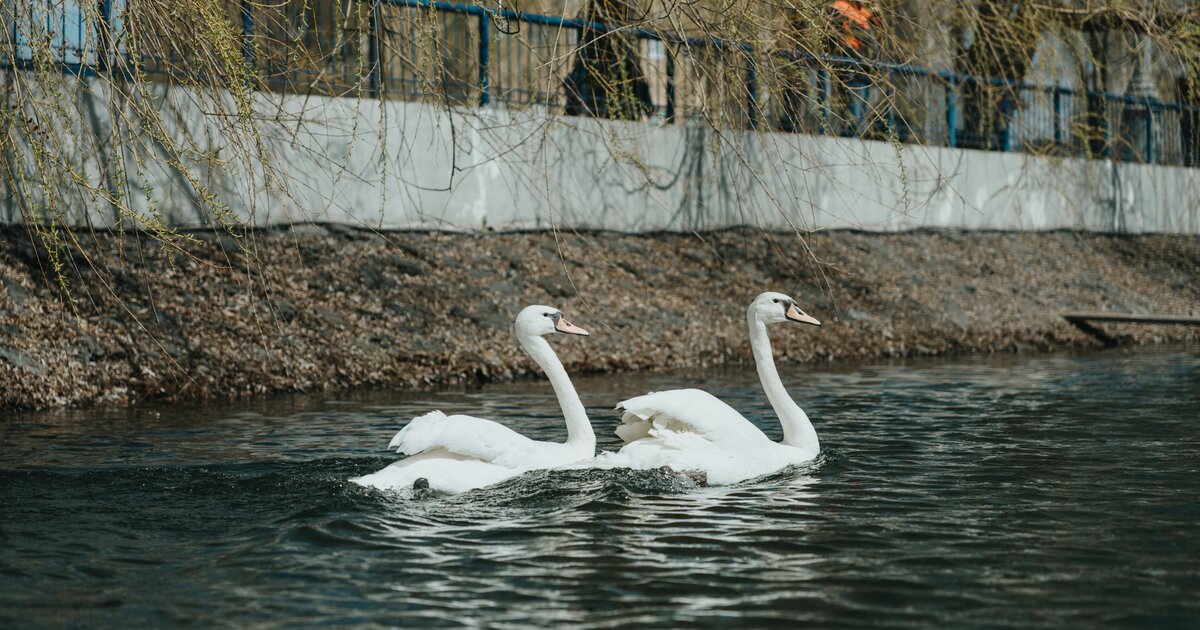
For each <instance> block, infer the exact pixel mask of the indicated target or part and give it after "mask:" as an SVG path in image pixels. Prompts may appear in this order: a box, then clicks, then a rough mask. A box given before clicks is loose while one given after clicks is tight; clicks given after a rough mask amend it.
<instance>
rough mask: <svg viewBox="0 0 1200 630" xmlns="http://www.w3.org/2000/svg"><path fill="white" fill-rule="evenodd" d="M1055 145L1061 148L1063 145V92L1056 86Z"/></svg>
mask: <svg viewBox="0 0 1200 630" xmlns="http://www.w3.org/2000/svg"><path fill="white" fill-rule="evenodd" d="M1053 89H1054V144H1055V145H1057V146H1059V147H1061V146H1062V145H1063V130H1062V116H1063V113H1062V91H1061V90H1059V89H1058V86H1054V88H1053Z"/></svg>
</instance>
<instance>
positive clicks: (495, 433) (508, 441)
mask: <svg viewBox="0 0 1200 630" xmlns="http://www.w3.org/2000/svg"><path fill="white" fill-rule="evenodd" d="M536 444H537V443H536V442H534V441H533V440H531V439H529V438H527V437H525V436H524V435H521V434H520V433H517V432H516V431H513V430H512V429H510V428H508V427H506V426H504V425H502V424H500V423H497V422H493V421H491V420H484V419H483V418H475V417H472V416H459V415H455V416H447V415H446V414H444V413H442V412H440V411H434V412H431V413H427V414H425V415H423V416H420V417H417V418H413V419H412V422H409V423H408V425H407V426H405V427H404V428H403V429H400V432H399V433H397V434H396V436H395V437H393V438H392V441H391V443H389V444H388V448H389V449H395V450H396V452H398V453H403V454H405V455H409V456H412V455H416V454H418V453H423V452H427V451H432V450H444V451H448V452H450V453H454V454H456V455H461V456H464V457H466V458H469V459H474V460H478V461H481V462H486V463H489V464H498V465H501V466H508V467H512V468H519V467H521V466H522V464H523V460H524V458H525V454H527V453H528V452H529V451H530V450H533V447H534V446H535V445H536Z"/></svg>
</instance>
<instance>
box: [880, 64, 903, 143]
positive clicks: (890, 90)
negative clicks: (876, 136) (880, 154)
mask: <svg viewBox="0 0 1200 630" xmlns="http://www.w3.org/2000/svg"><path fill="white" fill-rule="evenodd" d="M883 95H884V96H883V98H884V99H886V101H887V102H886V103H884V106H885V107H887V118H886V120H887V126H888V128H887V132H888V134H889V135H891V136H892V137H893V138H895V139H896V140H902V138H901V137H900V130H899V129H896V74H895V72H894V71H893V70H892V69H891V68H888V71H887V87H885V88H884V90H883Z"/></svg>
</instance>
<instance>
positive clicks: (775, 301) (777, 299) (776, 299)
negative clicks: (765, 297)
mask: <svg viewBox="0 0 1200 630" xmlns="http://www.w3.org/2000/svg"><path fill="white" fill-rule="evenodd" d="M771 301H772V302H774V303H776V304H778V303H779V298H775V299H774V300H771Z"/></svg>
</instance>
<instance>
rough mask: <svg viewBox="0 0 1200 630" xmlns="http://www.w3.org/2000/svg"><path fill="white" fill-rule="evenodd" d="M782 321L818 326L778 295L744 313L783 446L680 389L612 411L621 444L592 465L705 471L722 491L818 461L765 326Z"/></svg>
mask: <svg viewBox="0 0 1200 630" xmlns="http://www.w3.org/2000/svg"><path fill="white" fill-rule="evenodd" d="M787 321H792V322H801V323H805V324H812V325H814V326H820V325H821V322H819V321H817V320H816V319H814V318H813V317H810V316H809V315H807V314H806V313H805V312H804V311H802V310H800V307H799V306H797V305H796V301H795V300H793V299H792V298H790V297H788V296H786V295H784V294H782V293H763V294H762V295H760V296H758V297H757V298H755V299H754V301H753V302H751V303H750V308H749V309H747V312H746V322H747V325H748V326H749V328H750V348H751V350H752V351H753V353H754V362H755V364H756V365H757V367H758V376H759V379H760V380H761V381H762V385H763V389H764V390H766V393H767V399H768V400H769V401H770V402H771V406H772V407H774V408H775V413H776V414H777V415H778V416H779V421H780V422H781V423H782V424H783V441H782V442H773V441H771V440H770V439H769V438H768V437H767V436H766V435H765V434H763V432H762V431H761V430H759V428H758V427H756V426H754V424H753V423H751V422H750V421H749V420H747V419H746V418H744V417H743V416H742V414H740V413H738V412H737V411H734V410H733V408H732V407H730V406H729V405H727V404H725V403H723V402H721V401H720V400H719V399H718V398H716V397H715V396H713V395H712V394H709V393H708V392H705V391H701V390H698V389H678V390H672V391H667V392H656V393H651V394H646V395H645V396H638V397H637V398H630V399H629V400H626V401H625V402H623V403H621V404H620V405H617V409H618V410H621V411H624V412H625V413H624V415H623V416H622V418H621V425H620V426H618V427H617V435H619V436H620V437H621V439H622V440H624V441H625V443H626V444H625V446H624V447H622V448H621V450H620V451H619V452H617V453H605V454H602V455H601V456H599V457H597V458H596V460H595V463H594V465H599V466H601V467H605V468H608V467H628V468H638V469H645V468H660V467H663V466H669V467H671V468H672V469H674V470H676V471H680V472H685V471H700V472H704V473H706V475H707V482H708V483H709V484H713V485H720V484H729V483H736V482H738V481H742V480H745V479H751V478H753V477H758V476H761V475H765V474H768V473H771V472H774V471H776V470H779V469H781V468H784V467H786V466H789V465H791V464H798V463H803V462H807V461H809V460H811V459H813V458H815V457H816V456H817V454H818V453H820V452H821V444H820V442H819V441H818V440H817V432H816V430H815V429H813V426H812V423H811V422H809V420H808V415H806V414H805V413H804V410H802V409H800V407H799V406H798V405H797V404H796V403H795V402H793V401H792V399H791V398H790V397H789V396H788V395H787V391H786V390H785V389H784V387H783V382H782V381H780V379H779V372H778V371H777V370H776V369H775V358H774V356H772V354H771V340H770V339H769V338H768V337H767V324H774V323H778V322H787Z"/></svg>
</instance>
